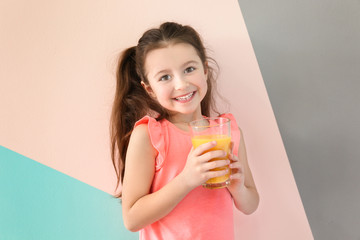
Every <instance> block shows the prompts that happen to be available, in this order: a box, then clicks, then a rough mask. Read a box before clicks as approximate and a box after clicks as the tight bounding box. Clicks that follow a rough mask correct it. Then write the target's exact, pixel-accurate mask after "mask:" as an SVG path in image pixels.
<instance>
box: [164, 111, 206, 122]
mask: <svg viewBox="0 0 360 240" xmlns="http://www.w3.org/2000/svg"><path fill="white" fill-rule="evenodd" d="M202 117H203V116H202V115H201V111H199V112H198V111H197V112H194V113H192V114H179V113H177V114H171V115H170V117H169V119H168V120H169V122H171V123H173V124H175V125H188V124H189V123H190V122H191V121H194V120H197V119H200V118H202Z"/></svg>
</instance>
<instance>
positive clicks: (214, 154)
mask: <svg viewBox="0 0 360 240" xmlns="http://www.w3.org/2000/svg"><path fill="white" fill-rule="evenodd" d="M200 158H201V161H202V162H208V161H210V160H211V159H224V160H225V159H227V154H226V152H225V151H223V150H214V151H209V152H207V153H204V154H203V155H201V156H200Z"/></svg>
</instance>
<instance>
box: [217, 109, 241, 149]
mask: <svg viewBox="0 0 360 240" xmlns="http://www.w3.org/2000/svg"><path fill="white" fill-rule="evenodd" d="M220 117H226V118H229V119H230V121H231V141H232V142H233V143H234V146H233V154H234V155H238V152H239V144H240V137H241V134H240V129H239V127H238V125H237V123H236V119H235V117H234V116H233V115H232V114H231V113H225V114H222V115H220Z"/></svg>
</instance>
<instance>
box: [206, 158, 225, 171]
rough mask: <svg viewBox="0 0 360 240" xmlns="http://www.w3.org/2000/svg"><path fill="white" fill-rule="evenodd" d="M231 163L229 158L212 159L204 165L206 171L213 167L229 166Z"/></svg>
mask: <svg viewBox="0 0 360 240" xmlns="http://www.w3.org/2000/svg"><path fill="white" fill-rule="evenodd" d="M229 163H230V161H229V160H227V159H225V160H216V161H211V162H207V163H205V164H204V165H203V167H204V170H205V171H208V170H211V169H215V168H220V167H225V166H228V165H229Z"/></svg>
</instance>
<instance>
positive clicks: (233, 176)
mask: <svg viewBox="0 0 360 240" xmlns="http://www.w3.org/2000/svg"><path fill="white" fill-rule="evenodd" d="M230 178H231V179H240V180H241V179H243V175H242V174H241V173H234V174H231V175H230Z"/></svg>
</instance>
